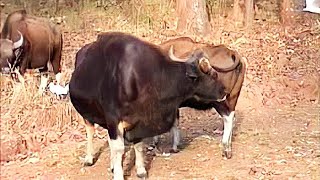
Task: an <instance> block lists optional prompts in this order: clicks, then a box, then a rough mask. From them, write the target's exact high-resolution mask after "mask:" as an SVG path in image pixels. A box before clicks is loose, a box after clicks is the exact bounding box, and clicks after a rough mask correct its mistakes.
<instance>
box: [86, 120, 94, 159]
mask: <svg viewBox="0 0 320 180" xmlns="http://www.w3.org/2000/svg"><path fill="white" fill-rule="evenodd" d="M86 132H87V154H86V156H85V159H84V162H85V164H87V165H92V164H93V158H94V157H93V153H94V152H93V151H94V148H93V135H94V126H92V125H87V124H86Z"/></svg>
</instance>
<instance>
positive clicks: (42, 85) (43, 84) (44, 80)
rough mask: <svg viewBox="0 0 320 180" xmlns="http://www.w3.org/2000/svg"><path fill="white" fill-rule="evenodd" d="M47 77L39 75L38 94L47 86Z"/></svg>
mask: <svg viewBox="0 0 320 180" xmlns="http://www.w3.org/2000/svg"><path fill="white" fill-rule="evenodd" d="M48 79H49V78H48V75H46V74H40V86H39V93H40V94H42V93H43V92H44V90H45V88H46V86H47V84H48Z"/></svg>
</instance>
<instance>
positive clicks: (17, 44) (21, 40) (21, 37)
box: [13, 31, 23, 49]
mask: <svg viewBox="0 0 320 180" xmlns="http://www.w3.org/2000/svg"><path fill="white" fill-rule="evenodd" d="M18 33H19V35H20V39H19V40H18V41H17V42H14V43H13V48H14V49H17V48H19V47H21V46H22V44H23V36H22V34H21V32H20V31H18Z"/></svg>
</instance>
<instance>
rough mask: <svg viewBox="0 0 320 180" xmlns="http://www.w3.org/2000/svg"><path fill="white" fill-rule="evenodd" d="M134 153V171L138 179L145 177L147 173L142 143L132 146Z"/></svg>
mask: <svg viewBox="0 0 320 180" xmlns="http://www.w3.org/2000/svg"><path fill="white" fill-rule="evenodd" d="M133 147H134V152H135V154H136V162H135V163H136V169H137V175H138V176H139V177H145V176H146V175H147V171H146V169H145V166H144V154H143V142H139V143H137V144H135V145H134V146H133Z"/></svg>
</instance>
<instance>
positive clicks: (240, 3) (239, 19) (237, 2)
mask: <svg viewBox="0 0 320 180" xmlns="http://www.w3.org/2000/svg"><path fill="white" fill-rule="evenodd" d="M233 17H234V18H233V19H234V20H235V23H236V26H237V25H238V24H240V25H245V26H246V27H247V28H250V27H251V25H252V21H253V18H254V8H253V0H234V5H233Z"/></svg>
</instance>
